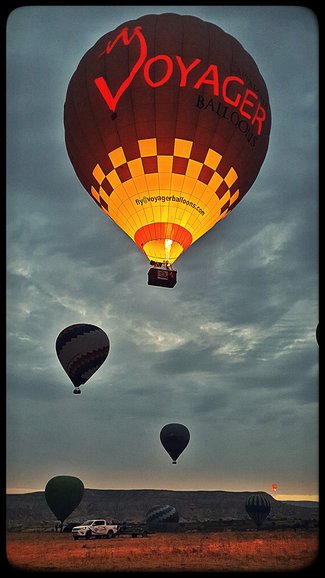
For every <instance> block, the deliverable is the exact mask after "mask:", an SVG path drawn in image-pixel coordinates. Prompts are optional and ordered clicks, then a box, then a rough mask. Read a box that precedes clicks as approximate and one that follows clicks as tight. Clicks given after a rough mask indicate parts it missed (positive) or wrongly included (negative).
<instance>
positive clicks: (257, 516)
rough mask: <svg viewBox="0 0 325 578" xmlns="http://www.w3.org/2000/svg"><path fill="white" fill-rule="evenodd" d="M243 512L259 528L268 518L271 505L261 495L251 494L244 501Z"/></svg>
mask: <svg viewBox="0 0 325 578" xmlns="http://www.w3.org/2000/svg"><path fill="white" fill-rule="evenodd" d="M245 510H246V512H247V514H248V515H249V516H250V517H251V518H252V520H254V522H255V523H256V526H257V527H258V528H259V527H260V526H261V525H262V524H263V522H264V520H266V518H267V517H268V515H269V513H270V511H271V505H270V502H269V501H268V499H267V498H266V497H265V496H264V495H263V494H251V495H250V496H249V497H248V498H247V500H246V504H245Z"/></svg>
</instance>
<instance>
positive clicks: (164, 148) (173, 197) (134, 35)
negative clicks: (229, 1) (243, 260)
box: [64, 13, 271, 287]
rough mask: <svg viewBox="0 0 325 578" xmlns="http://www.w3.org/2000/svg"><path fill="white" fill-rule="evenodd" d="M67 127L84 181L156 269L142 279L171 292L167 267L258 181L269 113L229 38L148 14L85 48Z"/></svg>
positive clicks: (254, 75) (187, 21)
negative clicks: (87, 48)
mask: <svg viewBox="0 0 325 578" xmlns="http://www.w3.org/2000/svg"><path fill="white" fill-rule="evenodd" d="M64 126H65V141H66V147H67V152H68V155H69V157H70V160H71V163H72V165H73V167H74V169H75V172H76V174H77V176H78V178H79V180H80V182H81V183H82V185H83V186H84V187H85V189H86V190H87V192H88V193H89V195H91V197H92V198H93V200H94V201H95V202H96V203H97V205H98V206H99V207H100V208H101V209H102V211H103V212H104V213H105V214H106V215H107V216H108V217H110V219H112V220H113V221H114V222H115V223H116V224H117V225H118V226H119V227H120V228H121V229H122V230H123V231H124V232H125V233H126V234H127V235H129V237H130V238H131V239H132V240H133V241H134V243H135V244H136V245H137V246H138V247H139V249H140V250H141V251H142V252H143V253H144V254H145V255H146V256H147V258H148V260H149V261H150V262H151V264H154V265H155V266H154V267H152V269H150V271H149V272H148V283H149V284H150V285H160V286H165V287H173V286H174V285H175V283H176V271H174V270H173V269H172V268H171V266H172V264H173V263H174V262H175V261H176V259H178V257H179V256H180V255H181V254H182V253H183V252H184V251H185V250H186V249H188V248H189V247H190V246H191V245H192V244H193V243H194V242H195V241H197V240H198V239H199V238H200V237H201V236H202V235H204V234H205V233H207V231H209V230H210V229H211V228H212V227H213V226H214V225H215V224H216V223H218V221H220V220H221V219H223V218H224V217H226V216H227V215H228V214H229V213H230V212H231V211H232V210H233V208H234V207H235V206H236V205H237V204H238V203H239V201H240V200H241V199H242V198H243V197H244V195H245V194H246V193H247V192H248V190H249V189H250V188H251V186H252V185H253V183H254V181H255V180H256V178H257V175H258V173H259V171H260V168H261V166H262V164H263V161H264V158H265V156H266V152H267V149H268V144H269V136H270V128H271V111H270V106H269V97H268V91H267V88H266V85H265V82H264V80H263V78H262V76H261V73H260V71H259V69H258V67H257V65H256V63H255V61H254V60H253V58H252V57H251V56H250V55H249V54H248V52H246V50H245V49H244V48H243V46H242V45H241V44H240V43H239V42H238V41H237V40H236V39H235V38H233V37H232V36H231V35H230V34H228V33H226V32H224V31H223V30H222V29H221V28H219V27H218V26H216V25H215V24H212V23H210V22H204V21H203V20H201V19H199V18H197V17H195V16H187V15H179V14H171V13H166V14H150V15H146V16H141V17H140V18H138V19H137V20H130V21H128V22H125V23H124V24H120V25H119V26H118V27H117V28H115V29H114V30H112V31H110V32H107V33H106V34H105V35H104V36H102V37H101V38H100V39H99V40H98V41H97V42H96V43H95V44H94V46H93V47H92V48H90V49H89V50H88V51H87V52H86V54H85V55H84V56H83V58H82V59H81V61H80V63H79V65H78V67H77V69H76V71H75V72H74V74H73V76H72V78H71V80H70V82H69V86H68V90H67V95H66V101H65V106H64ZM257 202H260V198H259V196H257ZM94 238H95V233H94ZM229 249H231V247H230V248H229ZM108 250H109V243H108Z"/></svg>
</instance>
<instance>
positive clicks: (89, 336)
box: [56, 323, 110, 393]
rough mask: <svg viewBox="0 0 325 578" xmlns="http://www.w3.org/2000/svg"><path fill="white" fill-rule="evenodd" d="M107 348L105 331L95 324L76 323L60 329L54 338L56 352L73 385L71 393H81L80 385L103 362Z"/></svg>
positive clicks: (106, 354) (108, 344) (108, 346)
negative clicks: (55, 338)
mask: <svg viewBox="0 0 325 578" xmlns="http://www.w3.org/2000/svg"><path fill="white" fill-rule="evenodd" d="M109 348H110V342H109V339H108V337H107V335H106V333H105V331H103V330H102V329H100V327H97V326H96V325H90V324H89V323H76V324H74V325H70V326H69V327H66V328H65V329H63V330H62V331H61V333H60V334H59V335H58V337H57V340H56V353H57V356H58V358H59V361H60V363H61V365H62V367H63V369H64V370H65V372H66V373H67V374H68V376H69V377H70V379H71V381H72V383H73V385H74V388H75V389H74V390H73V393H81V390H80V385H83V384H84V383H86V381H88V379H89V378H90V377H91V376H92V375H93V374H94V373H95V371H97V369H99V368H100V366H101V365H102V364H103V363H104V361H105V359H106V357H107V356H108V352H109Z"/></svg>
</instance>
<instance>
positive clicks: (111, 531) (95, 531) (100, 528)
mask: <svg viewBox="0 0 325 578" xmlns="http://www.w3.org/2000/svg"><path fill="white" fill-rule="evenodd" d="M118 529H119V528H118V525H117V524H112V523H111V522H107V521H106V520H86V522H83V523H82V524H81V526H74V528H72V530H71V534H72V537H73V539H74V540H78V539H79V538H86V540H90V538H97V539H98V538H114V536H116V534H117V533H118Z"/></svg>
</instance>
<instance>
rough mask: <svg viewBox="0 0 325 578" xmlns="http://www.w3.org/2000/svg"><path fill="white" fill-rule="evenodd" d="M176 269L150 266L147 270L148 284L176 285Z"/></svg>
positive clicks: (157, 285)
mask: <svg viewBox="0 0 325 578" xmlns="http://www.w3.org/2000/svg"><path fill="white" fill-rule="evenodd" d="M176 277H177V271H175V269H165V268H163V267H151V269H149V271H148V285H155V286H156V287H170V288H172V287H174V286H175V285H176V282H177V281H176Z"/></svg>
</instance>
